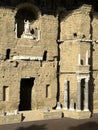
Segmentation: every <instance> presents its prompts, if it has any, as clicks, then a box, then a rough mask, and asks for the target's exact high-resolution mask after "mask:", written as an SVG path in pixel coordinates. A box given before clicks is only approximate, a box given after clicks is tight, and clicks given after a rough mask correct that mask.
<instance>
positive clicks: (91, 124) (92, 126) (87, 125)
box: [69, 122, 98, 130]
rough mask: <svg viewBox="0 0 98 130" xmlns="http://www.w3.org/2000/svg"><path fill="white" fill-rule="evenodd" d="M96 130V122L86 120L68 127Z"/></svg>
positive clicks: (80, 129) (74, 129)
mask: <svg viewBox="0 0 98 130" xmlns="http://www.w3.org/2000/svg"><path fill="white" fill-rule="evenodd" d="M88 129H89V130H98V123H96V122H87V123H84V124H81V125H78V126H75V127H70V128H69V130H88Z"/></svg>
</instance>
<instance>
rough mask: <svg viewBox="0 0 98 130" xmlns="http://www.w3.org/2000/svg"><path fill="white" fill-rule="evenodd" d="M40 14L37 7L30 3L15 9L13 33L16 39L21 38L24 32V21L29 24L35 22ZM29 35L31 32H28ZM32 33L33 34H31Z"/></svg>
mask: <svg viewBox="0 0 98 130" xmlns="http://www.w3.org/2000/svg"><path fill="white" fill-rule="evenodd" d="M40 15H41V13H40V10H39V8H38V7H36V6H35V5H33V4H30V3H24V4H20V5H18V6H17V8H16V15H15V33H16V37H17V38H21V36H22V34H23V32H24V21H27V20H28V21H29V22H30V23H33V22H35V21H36V20H37V19H38V18H39V17H40ZM30 31H31V33H32V32H33V30H32V29H31V30H30ZM33 33H34V32H33Z"/></svg>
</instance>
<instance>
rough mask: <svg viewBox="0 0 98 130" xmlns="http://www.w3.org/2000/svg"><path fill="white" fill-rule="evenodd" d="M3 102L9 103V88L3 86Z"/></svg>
mask: <svg viewBox="0 0 98 130" xmlns="http://www.w3.org/2000/svg"><path fill="white" fill-rule="evenodd" d="M3 101H9V87H8V86H3Z"/></svg>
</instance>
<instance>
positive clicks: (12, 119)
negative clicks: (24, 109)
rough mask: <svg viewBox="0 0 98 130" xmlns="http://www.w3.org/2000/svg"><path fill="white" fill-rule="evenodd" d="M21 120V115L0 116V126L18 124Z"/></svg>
mask: <svg viewBox="0 0 98 130" xmlns="http://www.w3.org/2000/svg"><path fill="white" fill-rule="evenodd" d="M21 120H22V115H21V114H17V115H6V116H0V124H1V125H3V124H13V123H20V122H21Z"/></svg>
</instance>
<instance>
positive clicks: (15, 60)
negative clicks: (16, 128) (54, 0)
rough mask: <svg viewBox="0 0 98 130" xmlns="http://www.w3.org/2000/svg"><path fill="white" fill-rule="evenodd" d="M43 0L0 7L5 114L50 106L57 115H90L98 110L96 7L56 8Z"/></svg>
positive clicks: (0, 105)
mask: <svg viewBox="0 0 98 130" xmlns="http://www.w3.org/2000/svg"><path fill="white" fill-rule="evenodd" d="M42 4H43V6H45V5H44V4H45V3H44V2H43V3H42ZM42 4H40V5H37V4H36V3H33V2H28V3H26V2H25V3H21V2H20V3H14V2H12V5H16V6H13V8H11V5H10V6H9V7H7V6H4V5H3V6H2V8H0V80H1V82H0V113H1V116H7V113H12V112H13V111H15V110H17V114H18V112H20V111H30V110H31V111H32V110H39V109H43V110H44V109H45V108H49V110H50V111H51V109H54V111H56V112H58V117H60V111H61V112H62V113H63V115H64V117H66V116H67V117H72V118H75V115H76V118H83V117H84V118H87V117H90V113H91V114H92V113H96V112H98V91H97V90H98V59H97V55H98V54H97V53H98V47H97V46H98V45H97V42H98V41H97V40H98V39H97V24H98V19H97V17H98V13H97V12H94V11H92V6H91V5H82V6H80V7H79V8H78V9H74V10H71V11H69V10H66V9H64V8H63V7H62V8H58V9H57V10H56V12H55V11H54V10H52V9H51V8H50V7H47V8H43V7H42ZM53 6H54V4H53ZM41 8H42V10H41ZM54 8H55V6H54ZM49 11H54V14H51V13H50V12H49ZM44 12H45V13H44ZM58 104H59V107H60V109H59V110H58ZM70 111H71V113H73V115H74V117H73V116H72V115H71V114H70ZM2 112H3V115H2ZM83 112H84V116H83ZM5 113H6V114H5ZM51 113H52V112H50V113H46V115H45V119H48V117H46V116H47V115H48V116H49V119H51V118H52V114H51ZM81 113H82V114H81ZM86 113H87V116H86ZM4 114H5V115H4ZM17 114H16V115H17ZM11 116H13V115H11ZM14 117H15V115H14ZM17 117H18V116H17ZM54 117H56V115H54ZM0 118H1V117H0ZM4 118H5V117H4ZM6 119H7V120H8V117H7V118H6ZM17 119H18V118H17ZM17 119H16V122H18V121H17ZM9 120H10V119H9ZM19 121H20V115H19ZM9 122H10V121H9ZM14 122H15V121H14Z"/></svg>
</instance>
